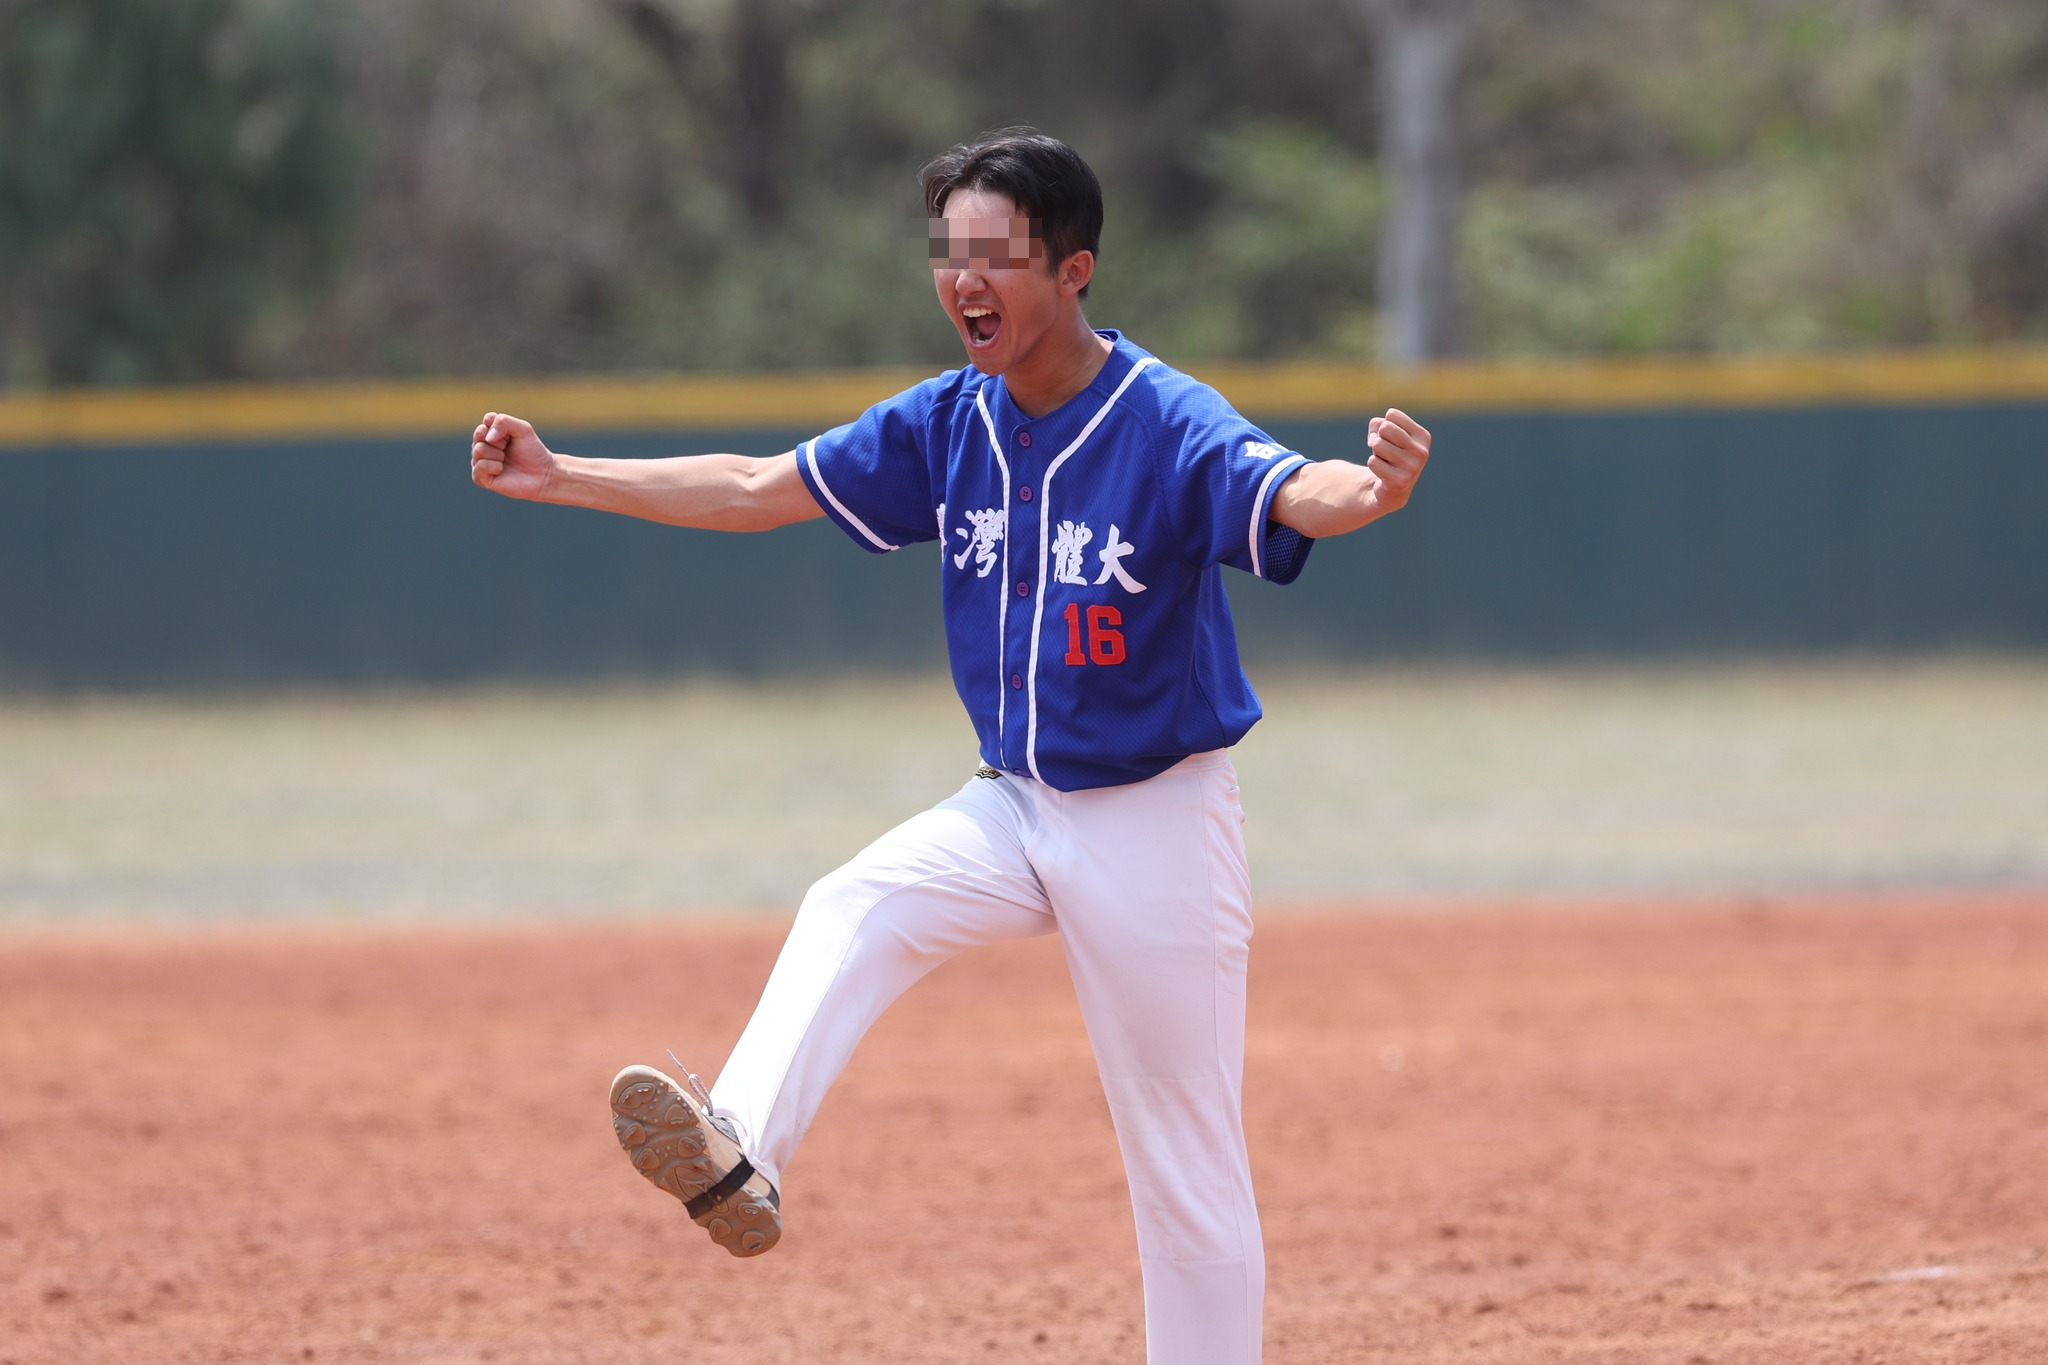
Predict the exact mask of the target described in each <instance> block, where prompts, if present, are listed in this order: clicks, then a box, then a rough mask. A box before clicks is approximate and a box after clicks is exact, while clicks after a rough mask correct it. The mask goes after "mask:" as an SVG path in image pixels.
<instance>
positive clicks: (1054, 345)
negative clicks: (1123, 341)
mask: <svg viewBox="0 0 2048 1365" xmlns="http://www.w3.org/2000/svg"><path fill="white" fill-rule="evenodd" d="M1114 349H1115V348H1114V347H1113V346H1111V345H1110V343H1109V339H1108V338H1107V337H1100V336H1097V335H1096V334H1095V330H1094V329H1093V328H1091V327H1090V326H1089V325H1088V319H1087V318H1085V317H1083V316H1082V314H1081V310H1080V309H1079V308H1078V307H1077V308H1075V309H1073V310H1072V311H1071V312H1069V313H1068V315H1067V318H1066V320H1065V321H1063V322H1062V323H1061V324H1060V325H1059V326H1057V327H1055V328H1054V329H1053V330H1052V331H1050V332H1048V333H1047V334H1046V335H1045V337H1044V338H1043V339H1042V340H1040V341H1039V343H1038V344H1037V345H1036V346H1034V347H1032V348H1031V353H1030V354H1029V355H1027V356H1025V357H1023V358H1022V359H1021V360H1019V361H1018V362H1017V364H1015V365H1013V366H1011V367H1010V368H1009V369H1008V370H1005V371H1004V372H1003V387H1005V388H1006V389H1008V390H1009V392H1010V401H1011V402H1012V403H1015V404H1016V405H1017V408H1018V410H1019V411H1021V412H1023V413H1024V414H1025V415H1026V416H1027V417H1043V416H1045V414H1047V413H1048V412H1051V411H1053V410H1054V409H1055V408H1058V407H1059V406H1061V405H1062V404H1064V403H1065V402H1066V401H1067V400H1068V399H1070V398H1072V397H1073V396H1074V395H1075V394H1077V393H1079V392H1081V390H1083V389H1085V388H1087V387H1088V386H1089V385H1090V384H1092V383H1094V382H1095V376H1096V375H1098V374H1100V373H1102V366H1103V363H1104V362H1105V361H1107V360H1108V359H1109V353H1110V352H1111V351H1112V350H1114Z"/></svg>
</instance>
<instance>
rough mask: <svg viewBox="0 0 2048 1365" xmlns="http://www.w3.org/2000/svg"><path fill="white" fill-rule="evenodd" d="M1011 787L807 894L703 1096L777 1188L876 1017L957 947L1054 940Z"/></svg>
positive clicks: (857, 860) (979, 792)
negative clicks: (1038, 937) (735, 1129)
mask: <svg viewBox="0 0 2048 1365" xmlns="http://www.w3.org/2000/svg"><path fill="white" fill-rule="evenodd" d="M1032 822H1033V815H1032V812H1031V810H1030V807H1029V803H1028V802H1027V801H1025V800H1024V799H1023V798H1022V797H1021V796H1020V795H1019V793H1018V792H1017V791H1016V790H1015V789H1014V788H1013V787H1012V786H1011V784H1010V783H1008V782H1005V781H1001V780H989V779H984V778H974V779H972V780H970V781H969V782H968V784H967V785H966V786H965V787H963V788H962V789H961V790H960V791H959V792H958V793H957V794H955V795H954V796H952V797H950V798H948V799H947V800H945V801H943V802H941V803H940V804H939V805H937V806H935V807H934V808H932V809H931V810H928V811H926V812H924V813H923V814H922V815H918V816H915V817H913V818H912V819H910V820H907V821H905V822H904V823H903V824H901V825H898V826H897V827H896V828H895V829H892V830H890V831H889V832H888V833H887V834H885V835H883V836H882V837H881V838H880V839H877V840H876V841H875V842H874V843H872V844H870V845H869V846H868V847H867V848H865V849H863V850H862V851H861V852H860V853H859V854H858V855H856V856H855V857H854V859H853V861H852V862H849V863H847V864H846V865H845V866H844V867H842V868H840V869H839V870H838V871H836V872H833V873H831V874H830V875H828V876H826V877H824V878H822V879H821V880H820V881H819V882H818V883H817V885H815V886H813V887H812V888H811V890H810V893H809V894H808V895H806V896H805V897H804V902H803V906H802V908H801V909H799V910H798V911H797V917H796V923H795V924H794V925H792V926H791V928H790V931H789V938H788V939H787V941H785V942H784V944H783V945H782V954H781V956H780V957H779V958H777V960H776V963H775V970H774V972H773V973H771V974H770V976H769V978H768V985H767V988H766V989H765V990H764V991H763V992H762V994H761V1001H760V1004H758V1005H757V1006H756V1007H755V1009H754V1015H753V1018H752V1019H751V1020H750V1021H749V1022H748V1024H747V1027H746V1031H745V1032H744V1033H742V1034H741V1035H740V1040H739V1043H738V1044H737V1045H736V1046H735V1047H734V1048H733V1052H732V1056H731V1057H730V1058H729V1059H728V1060H727V1062H726V1064H725V1070H724V1071H723V1072H721V1073H720V1075H719V1077H718V1082H717V1084H716V1085H714V1086H713V1087H712V1089H711V1099H712V1104H713V1106H714V1108H715V1110H716V1111H717V1112H719V1113H722V1114H726V1115H729V1116H731V1117H732V1118H733V1119H734V1120H735V1121H737V1123H738V1124H739V1125H740V1128H741V1130H742V1136H743V1138H744V1140H745V1145H746V1148H747V1153H748V1155H749V1156H750V1157H751V1158H752V1160H753V1162H754V1165H755V1166H756V1167H757V1168H759V1169H760V1170H761V1171H763V1172H764V1173H766V1174H767V1176H768V1178H769V1179H770V1180H771V1181H774V1182H775V1183H776V1185H777V1187H778V1188H779V1187H780V1185H781V1172H782V1168H783V1165H784V1163H786V1162H787V1161H788V1160H789V1158H790V1156H791V1155H792V1154H793V1153H794V1152H795V1151H796V1148H797V1144H798V1143H800V1142H801V1141H803V1137H804V1134H805V1132H806V1131H808V1130H809V1128H810V1125H811V1119H812V1116H813V1115H815V1114H816V1113H817V1111H818V1105H819V1104H820V1103H821V1102H822V1101H823V1100H824V1098H825V1092H826V1091H827V1090H829V1089H830V1088H831V1086H832V1083H833V1081H835V1080H837V1079H838V1078H839V1073H840V1072H841V1071H843V1070H844V1069H845V1067H846V1063H847V1061H848V1059H850V1058H851V1057H852V1055H853V1049H854V1046H855V1045H856V1044H857V1043H859V1042H860V1040H861V1038H862V1036H863V1035H865V1034H866V1033H867V1031H868V1029H869V1028H870V1027H871V1026H872V1025H873V1024H874V1022H875V1020H876V1019H878V1018H880V1017H881V1015H882V1011H883V1010H885V1009H887V1008H888V1007H889V1005H890V1004H891V1003H892V1002H893V1001H894V1000H895V999H896V998H897V997H898V996H900V995H902V994H903V992H904V991H906V990H908V989H909V988H910V987H911V986H912V985H913V984H914V983H915V982H916V981H917V980H918V979H919V978H920V977H922V976H924V975H925V974H926V973H927V972H929V971H931V970H932V969H933V968H934V967H937V966H938V965H939V964H940V963H941V962H944V961H945V960H946V959H947V958H950V957H952V956H953V955H954V954H956V953H959V952H960V951H962V950H963V949H967V948H972V947H974V946H976V945H978V944H982V943H993V942H996V941H998V940H1002V939H1011V938H1026V937H1030V936H1032V935H1035V934H1047V933H1051V932H1052V931H1053V928H1054V924H1053V918H1052V915H1051V913H1050V911H1049V908H1048V906H1047V904H1046V900H1045V896H1044V893H1043V892H1042V891H1041V890H1040V889H1039V885H1038V880H1037V878H1036V876H1035V875H1034V873H1033V872H1032V869H1031V866H1030V863H1029V861H1028V860H1027V859H1026V857H1025V855H1024V841H1025V839H1026V837H1027V836H1028V833H1029V830H1030V827H1031V825H1032Z"/></svg>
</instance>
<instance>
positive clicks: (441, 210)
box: [0, 0, 2048, 383]
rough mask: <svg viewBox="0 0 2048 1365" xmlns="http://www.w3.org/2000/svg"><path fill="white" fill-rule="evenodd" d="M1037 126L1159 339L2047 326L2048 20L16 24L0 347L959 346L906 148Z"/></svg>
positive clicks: (1934, 10) (1201, 355)
mask: <svg viewBox="0 0 2048 1365" xmlns="http://www.w3.org/2000/svg"><path fill="white" fill-rule="evenodd" d="M1367 16H1369V17H1371V18H1372V19H1373V22H1372V23H1369V24H1361V23H1360V22H1359V20H1360V18H1361V17H1367ZM1390 24H1392V25H1394V26H1395V27H1393V28H1389V27H1388V25H1390ZM1403 24H1406V25H1409V26H1410V27H1411V28H1412V29H1413V31H1414V33H1417V34H1421V35H1422V37H1419V38H1416V39H1415V41H1416V42H1417V43H1418V44H1423V43H1424V40H1425V39H1426V40H1427V44H1429V45H1430V46H1428V51H1427V52H1424V53H1423V55H1422V56H1420V57H1417V56H1415V55H1413V53H1411V54H1410V55H1409V56H1406V57H1404V56H1403V55H1402V52H1401V50H1400V49H1401V44H1402V42H1403V41H1406V40H1405V39H1404V38H1402V37H1401V33H1403V32H1407V31H1408V30H1407V29H1402V28H1401V27H1400V26H1401V25H1403ZM1431 35H1434V36H1431ZM1415 51H1421V48H1420V47H1418V48H1417V49H1415ZM1454 77H1455V82H1456V83H1455V86H1453V83H1452V82H1453V78H1454ZM1453 90H1455V99H1453V98H1452V92H1453ZM1404 120H1405V122H1404ZM1015 122H1031V123H1036V124H1038V125H1039V126H1041V127H1043V128H1045V129H1047V130H1048V131H1050V132H1053V133H1056V134H1058V135H1060V136H1062V137H1065V138H1067V139H1069V140H1070V141H1072V142H1074V143H1075V145H1076V146H1078V147H1080V148H1081V150H1082V151H1083V153H1084V154H1086V155H1087V156H1088V158H1089V160H1090V161H1091V162H1092V163H1093V164H1094V165H1095V167H1096V169H1097V171H1098V172H1099V173H1100V174H1101V176H1102V179H1103V183H1104V187H1105V190H1106V191H1107V194H1108V196H1109V219H1108V223H1107V225H1106V227H1105V232H1104V240H1103V253H1102V268H1101V273H1100V275H1099V276H1098V280H1097V288H1096V289H1095V290H1094V292H1092V293H1091V295H1090V309H1089V312H1090V316H1091V318H1093V319H1094V320H1095V321H1097V322H1098V323H1099V324H1101V325H1104V326H1116V327H1124V328H1128V329H1129V330H1130V331H1131V332H1132V333H1133V334H1134V335H1135V336H1136V337H1137V339H1138V340H1140V341H1141V342H1143V343H1144V344H1145V345H1147V346H1149V347H1151V348H1153V349H1154V350H1157V351H1159V352H1160V353H1161V354H1163V355H1164V356H1166V357H1167V358H1168V359H1169V360H1174V361H1180V362H1195V361H1202V360H1209V359H1218V358H1227V357H1250V358H1258V357H1268V358H1280V357H1341V358H1354V359H1369V358H1373V357H1376V356H1377V357H1381V358H1388V359H1397V358H1403V357H1412V356H1418V355H1430V354H1439V353H1441V352H1442V351H1443V350H1445V349H1447V348H1449V347H1453V346H1459V347H1462V348H1464V349H1469V350H1471V351H1475V352H1479V353H1482V354H1498V353H1512V352H1559V351H1564V352H1608V353H1637V352H1650V351H1671V350H1691V351H1731V350H1743V349H1757V348H1772V349H1787V348H1790V349H1804V348H1813V347H1835V346H1857V345H1890V344H1918V343H1930V342H1931V343H1940V344H1946V343H1963V342H1986V341H2000V340H2007V339H2024V338H2034V339H2041V340H2048V4H2044V3H2042V0H1714V3H1712V4H1705V5H1703V4H1699V3H1697V0H1541V3H1537V0H1522V2H1521V3H1513V2H1512V0H1487V2H1486V3H1482V2H1481V0H529V3H525V4H520V5H513V6H506V5H503V4H500V3H498V2H497V0H432V3H420V0H353V2H352V3H351V4H349V5H347V6H325V7H322V6H315V4H314V3H313V0H182V2H181V0H0V341H4V345H0V356H4V357H5V363H6V365H7V366H8V371H9V373H8V378H10V379H11V381H12V382H15V383H40V382H49V381H59V380H65V381H68V380H92V381H110V380H122V379H133V378H143V377H227V376H233V375H237V374H245V373H255V374H264V375H275V376H287V375H351V374H394V375H407V374H451V373H492V372H495V373H505V372H540V371H607V370H661V369H673V368H755V367H776V366H801V365H831V364H883V363H914V364H940V363H946V362H950V361H956V360H957V355H958V349H957V346H956V345H955V344H954V342H953V338H952V333H951V331H950V329H949V328H947V327H946V326H945V324H944V321H943V319H941V318H940V317H939V316H938V313H937V310H936V309H935V307H934V306H933V303H932V300H931V297H930V293H929V291H930V287H931V281H930V274H929V272H928V270H927V268H926V264H925V260H924V257H923V247H922V242H923V235H922V225H921V224H920V222H919V221H918V218H919V205H918V202H917V191H916V182H915V174H916V170H917V167H918V165H919V164H920V163H921V162H922V161H923V160H924V159H925V158H926V157H928V156H930V155H931V154H932V153H933V152H935V151H936V150H938V149H939V148H941V147H943V146H945V145H946V144H948V143H951V142H954V141H957V140H960V139H962V138H966V137H971V136H973V135H974V134H975V133H977V132H980V131H981V130H983V129H986V128H990V127H996V126H1000V125H1003V124H1008V123H1015ZM350 148H359V149H360V155H359V156H358V158H357V160H356V162H354V163H352V162H351V159H350V155H349V149H350ZM351 164H355V165H357V167H358V172H357V175H356V178H355V180H354V182H353V183H354V185H355V191H354V193H353V194H351V193H350V192H349V187H350V184H351V181H350V178H349V167H350V166H351ZM337 249H339V250H340V252H341V255H340V258H339V261H338V264H337V266H336V271H335V273H334V275H333V276H332V285H331V287H329V288H327V289H325V290H321V289H319V288H317V286H318V283H319V281H320V279H321V276H322V267H323V265H324V264H325V263H327V262H329V261H332V260H334V259H335V258H334V253H335V252H336V251H337ZM1376 258H1377V260H1378V262H1379V264H1378V266H1377V268H1376V266H1375V260H1376Z"/></svg>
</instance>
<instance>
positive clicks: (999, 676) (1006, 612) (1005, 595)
mask: <svg viewBox="0 0 2048 1365" xmlns="http://www.w3.org/2000/svg"><path fill="white" fill-rule="evenodd" d="M974 406H975V409H976V410H977V411H978V412H980V413H981V422H982V425H983V426H985V427H987V428H988V448H989V449H990V450H992V451H994V452H995V456H996V468H997V469H1000V470H1001V471H1002V472H1003V590H1002V591H1001V592H999V593H997V594H996V757H997V758H998V759H1005V758H1008V757H1009V756H1010V745H1009V739H1008V733H1007V732H1006V731H1005V730H1004V729H1003V718H1004V714H1005V712H1006V710H1007V707H1006V706H1005V705H1004V703H1006V702H1008V701H1009V699H1010V680H1009V679H1008V678H1006V677H1004V676H1003V650H1004V649H1005V648H1007V647H1008V645H1009V637H1008V634H1007V632H1008V630H1009V627H1010V462H1009V461H1008V460H1006V459H1004V458H1003V442H1002V439H1001V438H1000V437H998V436H997V435H996V419H995V418H993V417H991V416H989V415H988V386H987V385H986V384H984V385H982V386H981V387H980V388H978V389H976V390H975V391H974ZM945 534H946V533H945V532H944V531H943V530H942V531H940V532H939V536H940V538H941V539H944V538H945Z"/></svg>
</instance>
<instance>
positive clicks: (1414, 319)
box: [1352, 0, 1473, 365]
mask: <svg viewBox="0 0 2048 1365" xmlns="http://www.w3.org/2000/svg"><path fill="white" fill-rule="evenodd" d="M1352 4H1353V5H1354V6H1355V7H1356V8H1357V10H1358V11H1359V12H1360V13H1361V14H1362V15H1363V17H1364V19H1365V21H1366V23H1367V25H1368V26H1369V27H1370V28H1371V30H1372V34H1373V39H1374V43H1373V52H1374V69H1375V73H1376V76H1377V79H1378V86H1379V109H1380V145H1381V148H1382V151H1381V165H1382V170H1383V173H1384V174H1385V175H1386V177H1387V179H1388V181H1389V194H1388V199H1389V203H1388V208H1387V220H1386V228H1385V231H1384V232H1383V234H1382V235H1381V238H1380V254H1379V297H1380V319H1381V322H1380V358H1381V359H1382V360H1384V361H1386V362H1387V363H1388V364H1392V365H1413V364H1417V363H1419V362H1421V361H1424V360H1430V359H1434V358H1436V357H1438V356H1446V355H1450V354H1451V353H1452V352H1454V351H1456V350H1458V349H1459V344H1460V341H1461V340H1462V338H1461V336H1460V327H1459V318H1458V228H1459V222H1460V214H1459V203H1458V190H1459V166H1458V161H1459V158H1458V130H1457V116H1456V108H1455V105H1454V102H1453V96H1454V93H1455V90H1456V86H1457V79H1458V65H1459V62H1460V61H1461V59H1462V56H1463V52H1464V48H1465V43H1466V39H1467V37H1468V36H1469V35H1470V33H1471V30H1472V17H1473V16H1472V11H1473V0H1352Z"/></svg>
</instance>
